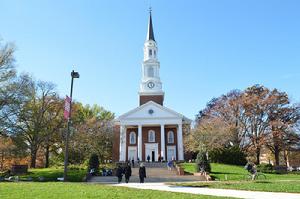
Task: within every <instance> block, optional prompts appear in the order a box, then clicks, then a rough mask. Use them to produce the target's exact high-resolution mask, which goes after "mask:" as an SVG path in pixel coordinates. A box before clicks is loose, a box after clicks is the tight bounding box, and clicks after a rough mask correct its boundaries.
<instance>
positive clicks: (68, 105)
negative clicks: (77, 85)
mask: <svg viewBox="0 0 300 199" xmlns="http://www.w3.org/2000/svg"><path fill="white" fill-rule="evenodd" d="M70 109H71V98H70V97H69V96H66V99H65V110H64V117H65V119H66V120H68V119H69V116H70Z"/></svg>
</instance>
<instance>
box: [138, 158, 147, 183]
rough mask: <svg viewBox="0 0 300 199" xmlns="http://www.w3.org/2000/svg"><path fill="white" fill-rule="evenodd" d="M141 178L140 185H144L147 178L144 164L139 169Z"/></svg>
mask: <svg viewBox="0 0 300 199" xmlns="http://www.w3.org/2000/svg"><path fill="white" fill-rule="evenodd" d="M139 177H140V183H144V178H146V168H145V166H144V164H143V163H141V165H140V168H139Z"/></svg>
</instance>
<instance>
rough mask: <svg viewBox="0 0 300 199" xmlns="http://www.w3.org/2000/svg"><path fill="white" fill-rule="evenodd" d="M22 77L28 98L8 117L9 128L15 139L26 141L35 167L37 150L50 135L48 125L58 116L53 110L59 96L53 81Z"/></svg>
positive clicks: (32, 165) (32, 164)
mask: <svg viewBox="0 0 300 199" xmlns="http://www.w3.org/2000/svg"><path fill="white" fill-rule="evenodd" d="M20 78H21V81H20V82H26V86H27V93H26V100H24V101H23V102H22V103H20V104H19V107H18V109H15V112H14V115H12V116H10V117H8V118H7V119H8V124H9V127H8V129H10V131H11V133H12V135H13V137H14V139H15V140H18V141H19V142H23V143H26V145H27V147H28V150H29V151H30V156H31V163H30V166H31V167H32V168H35V166H36V158H37V152H38V150H39V149H40V147H41V145H42V143H43V142H44V141H45V138H47V135H48V131H47V128H48V125H49V123H51V122H52V120H53V119H54V118H53V117H56V116H57V114H56V113H55V114H53V113H51V111H53V107H54V106H56V99H58V96H57V93H56V92H55V90H54V85H53V84H52V83H49V82H43V81H34V80H33V79H32V78H31V77H29V76H26V75H25V76H21V77H20Z"/></svg>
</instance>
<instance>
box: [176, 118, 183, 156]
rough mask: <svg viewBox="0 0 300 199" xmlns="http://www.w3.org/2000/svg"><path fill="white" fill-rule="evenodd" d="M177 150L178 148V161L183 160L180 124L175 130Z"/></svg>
mask: <svg viewBox="0 0 300 199" xmlns="http://www.w3.org/2000/svg"><path fill="white" fill-rule="evenodd" d="M177 148H178V160H184V157H183V138H182V124H181V123H180V124H178V128H177Z"/></svg>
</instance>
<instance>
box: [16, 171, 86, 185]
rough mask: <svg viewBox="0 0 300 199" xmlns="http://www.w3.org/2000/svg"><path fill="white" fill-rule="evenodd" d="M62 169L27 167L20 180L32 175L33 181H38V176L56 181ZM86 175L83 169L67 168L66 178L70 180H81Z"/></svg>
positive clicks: (61, 175) (60, 175)
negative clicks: (26, 171)
mask: <svg viewBox="0 0 300 199" xmlns="http://www.w3.org/2000/svg"><path fill="white" fill-rule="evenodd" d="M63 173H64V170H63V169H62V168H43V169H29V172H28V173H27V174H25V175H21V176H20V179H21V180H26V179H27V178H29V177H32V179H33V181H39V179H38V178H39V177H41V176H42V177H44V178H45V181H57V178H59V177H63ZM85 175H86V170H85V169H69V170H68V180H69V181H70V182H82V180H83V178H84V176H85Z"/></svg>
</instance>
